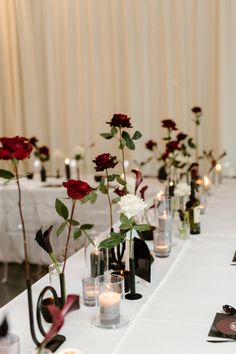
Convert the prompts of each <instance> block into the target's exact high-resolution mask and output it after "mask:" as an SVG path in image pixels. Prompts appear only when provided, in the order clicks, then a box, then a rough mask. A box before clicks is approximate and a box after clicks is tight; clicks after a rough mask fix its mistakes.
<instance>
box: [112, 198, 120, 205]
mask: <svg viewBox="0 0 236 354" xmlns="http://www.w3.org/2000/svg"><path fill="white" fill-rule="evenodd" d="M119 201H120V197H116V198H113V199H112V204H117V203H118V202H119Z"/></svg>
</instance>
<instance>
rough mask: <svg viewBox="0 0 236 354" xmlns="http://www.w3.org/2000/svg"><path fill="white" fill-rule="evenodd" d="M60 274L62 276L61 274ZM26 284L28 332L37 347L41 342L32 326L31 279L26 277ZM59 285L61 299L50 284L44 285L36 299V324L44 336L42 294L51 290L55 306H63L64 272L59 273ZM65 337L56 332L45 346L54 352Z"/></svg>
mask: <svg viewBox="0 0 236 354" xmlns="http://www.w3.org/2000/svg"><path fill="white" fill-rule="evenodd" d="M61 275H62V276H61ZM26 285H27V295H28V309H29V320H30V332H31V337H32V339H33V341H34V343H35V344H36V346H37V347H39V346H40V344H41V342H40V341H38V339H37V337H36V334H35V327H34V313H33V300H32V287H31V280H30V279H28V280H27V281H26ZM60 287H61V289H60V290H61V301H60V300H59V297H58V295H57V292H56V290H55V289H54V288H53V287H52V286H46V287H45V288H44V289H43V290H42V291H41V293H40V294H39V298H38V301H37V312H36V315H37V324H38V328H39V330H40V332H41V334H42V335H43V336H44V337H45V335H46V332H45V331H44V328H43V325H42V320H41V305H42V300H43V296H44V294H45V293H46V292H47V291H51V293H52V297H53V299H54V303H55V305H56V306H63V305H64V303H65V286H64V274H60ZM65 339H66V338H65V337H64V336H62V335H60V334H58V335H56V336H55V337H54V338H53V339H52V340H51V341H50V342H48V343H47V345H46V347H47V348H48V349H50V350H51V351H52V352H55V351H56V350H57V348H59V347H60V345H61V344H62V343H63V342H64V341H65Z"/></svg>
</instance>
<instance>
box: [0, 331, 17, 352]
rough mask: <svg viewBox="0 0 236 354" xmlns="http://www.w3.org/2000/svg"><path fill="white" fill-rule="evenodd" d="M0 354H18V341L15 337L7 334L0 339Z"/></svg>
mask: <svg viewBox="0 0 236 354" xmlns="http://www.w3.org/2000/svg"><path fill="white" fill-rule="evenodd" d="M0 353H1V354H20V339H19V337H18V336H17V335H15V334H11V333H9V334H8V335H7V336H6V337H3V338H1V339H0Z"/></svg>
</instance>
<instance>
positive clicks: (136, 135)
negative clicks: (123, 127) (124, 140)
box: [132, 130, 142, 140]
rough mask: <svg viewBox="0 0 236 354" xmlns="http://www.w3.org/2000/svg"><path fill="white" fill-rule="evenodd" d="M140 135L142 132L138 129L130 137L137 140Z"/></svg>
mask: <svg viewBox="0 0 236 354" xmlns="http://www.w3.org/2000/svg"><path fill="white" fill-rule="evenodd" d="M141 136H142V134H141V133H140V132H139V131H138V130H136V132H135V133H134V135H133V136H132V139H133V140H138V139H140V138H141Z"/></svg>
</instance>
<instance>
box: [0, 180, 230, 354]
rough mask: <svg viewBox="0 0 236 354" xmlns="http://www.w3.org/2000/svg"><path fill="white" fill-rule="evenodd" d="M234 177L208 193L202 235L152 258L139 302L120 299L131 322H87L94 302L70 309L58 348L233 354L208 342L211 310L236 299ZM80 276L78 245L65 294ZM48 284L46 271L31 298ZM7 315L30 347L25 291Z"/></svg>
mask: <svg viewBox="0 0 236 354" xmlns="http://www.w3.org/2000/svg"><path fill="white" fill-rule="evenodd" d="M235 187H236V181H235V180H226V181H225V182H224V184H222V185H220V186H219V187H218V189H217V190H216V192H215V194H214V195H213V196H212V197H211V199H210V203H209V207H208V210H207V213H206V215H204V216H203V217H202V233H201V234H200V235H194V236H191V238H190V239H189V240H187V241H181V240H174V241H175V243H177V244H176V245H175V246H174V247H173V250H172V253H171V255H170V256H169V257H168V258H165V259H160V258H155V261H154V264H153V265H152V283H151V285H150V286H144V285H143V284H142V283H138V284H137V290H138V291H139V292H141V293H142V294H143V298H142V299H141V300H138V301H129V300H125V313H126V315H127V316H128V318H129V320H130V321H129V324H128V325H126V326H124V327H122V328H120V329H117V330H105V329H99V328H96V327H93V326H92V319H93V318H94V316H95V308H88V307H85V306H84V305H83V304H82V305H81V309H80V310H79V311H74V312H72V313H70V314H68V316H67V318H66V323H65V325H64V327H63V329H62V330H61V333H62V334H64V335H65V336H66V338H67V340H66V342H65V343H64V344H63V347H68V346H74V347H79V348H80V349H81V350H82V351H83V352H84V354H95V353H96V354H121V353H122V354H124V353H125V354H126V353H127V354H134V353H135V354H143V353H148V354H152V353H153V354H154V353H155V354H156V353H158V354H180V353H181V354H182V353H189V354H190V353H191V354H208V353H214V354H232V353H234V351H235V345H236V343H235V342H228V343H217V344H213V343H208V342H207V341H206V339H207V335H208V332H209V329H210V326H211V324H212V321H213V319H214V316H215V313H216V312H219V311H221V309H222V305H223V304H226V303H227V304H231V305H233V306H235V305H236V300H235V293H236V291H235V290H236V268H235V267H234V266H231V265H230V263H231V260H232V258H233V255H234V252H235V250H236V217H235V209H236V188H235ZM84 275H85V267H84V262H83V251H82V250H81V251H79V252H77V253H76V254H75V255H73V256H72V257H71V258H70V259H69V262H68V267H67V273H66V280H67V291H68V293H71V292H75V293H78V292H79V293H80V294H81V279H82V277H83V276H84ZM47 283H48V278H47V276H45V277H44V278H42V279H41V280H40V281H38V282H37V283H36V284H35V285H34V286H33V296H34V300H36V297H37V294H38V293H39V291H40V290H41V289H42V287H43V286H44V285H46V284H47ZM4 314H8V317H9V322H10V325H11V331H12V332H14V333H16V334H18V335H19V336H20V340H21V353H22V354H28V353H30V351H31V350H32V348H33V343H32V340H31V338H30V334H29V325H28V314H27V300H26V293H25V292H23V293H22V294H21V295H19V296H18V297H17V298H15V299H14V300H12V301H11V302H10V303H8V304H7V305H6V306H4V307H3V308H2V309H1V310H0V320H1V318H2V317H3V315H4Z"/></svg>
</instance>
